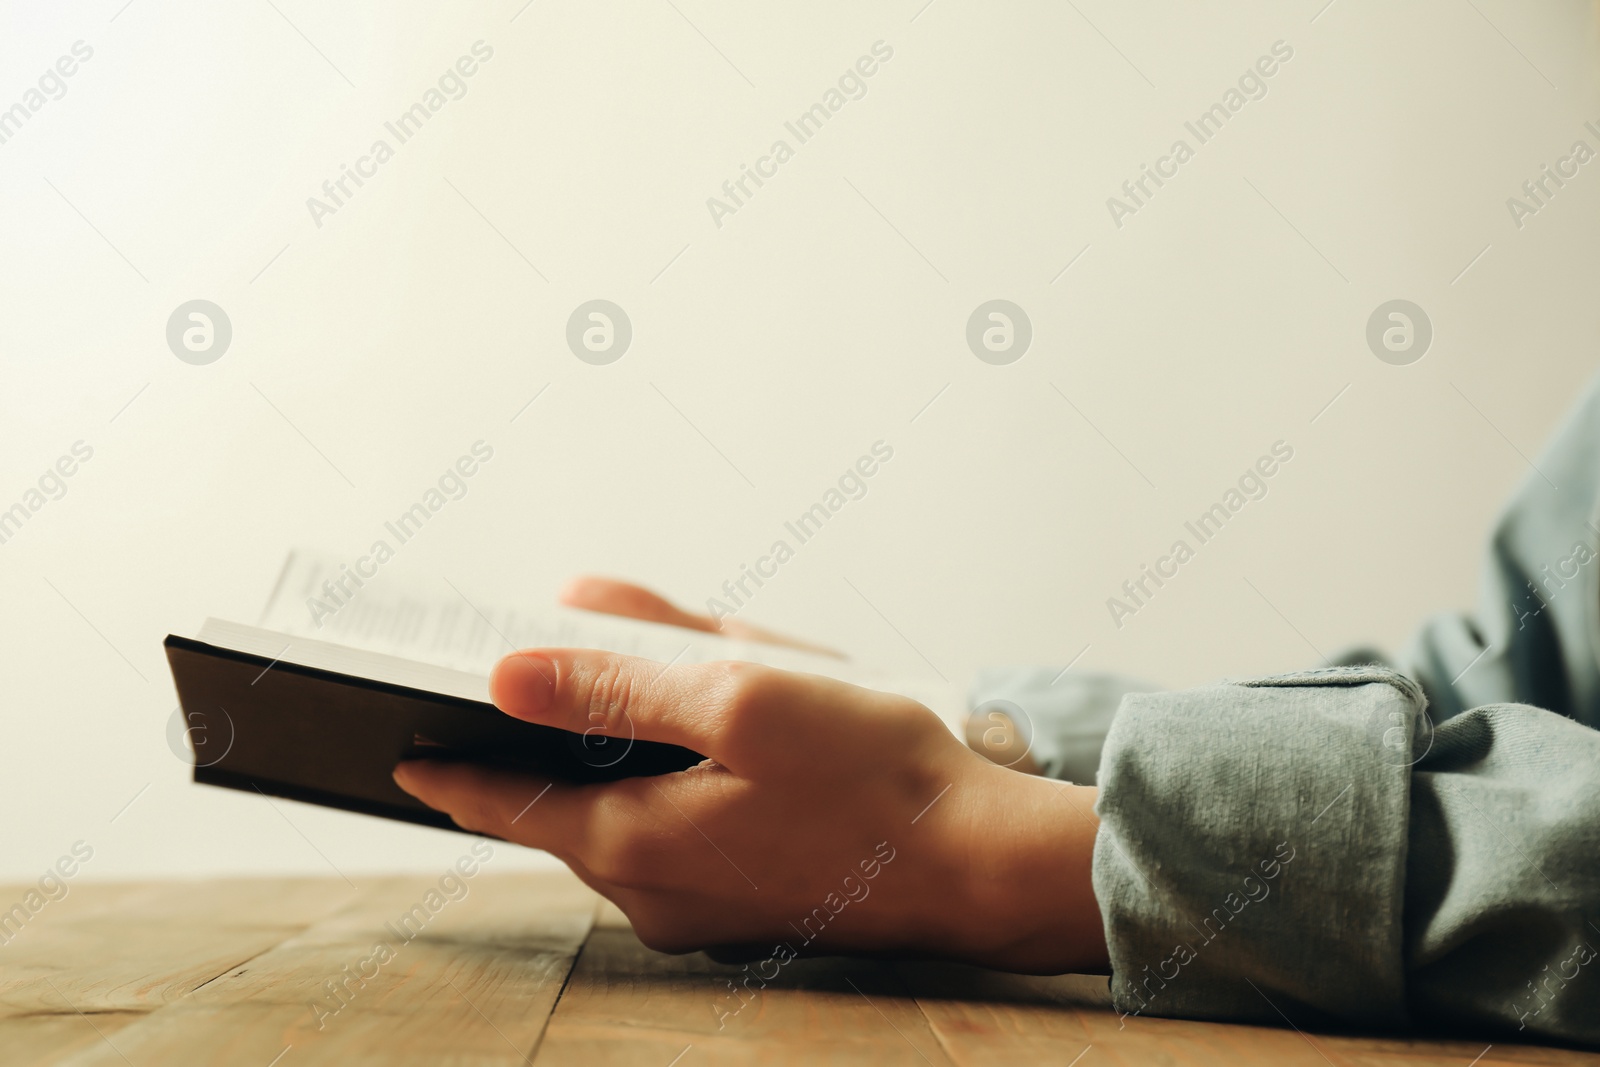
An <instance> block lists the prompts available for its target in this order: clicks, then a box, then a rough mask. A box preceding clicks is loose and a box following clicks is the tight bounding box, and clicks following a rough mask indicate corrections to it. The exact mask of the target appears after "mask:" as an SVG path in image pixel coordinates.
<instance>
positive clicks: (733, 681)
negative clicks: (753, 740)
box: [710, 662, 782, 718]
mask: <svg viewBox="0 0 1600 1067" xmlns="http://www.w3.org/2000/svg"><path fill="white" fill-rule="evenodd" d="M710 669H711V670H712V671H713V672H714V675H713V677H714V678H715V684H716V690H717V697H718V703H719V704H720V706H721V710H722V711H723V713H724V714H725V715H728V716H730V717H735V718H744V717H747V716H750V715H753V714H755V713H757V712H759V711H760V710H761V709H762V708H763V707H764V706H766V705H767V704H768V703H770V702H771V701H772V700H773V699H775V698H776V696H777V691H778V688H779V686H780V683H781V678H782V675H781V674H780V673H779V672H778V671H775V670H773V669H772V668H770V667H763V666H761V665H760V664H756V663H739V662H724V663H713V664H711V665H710Z"/></svg>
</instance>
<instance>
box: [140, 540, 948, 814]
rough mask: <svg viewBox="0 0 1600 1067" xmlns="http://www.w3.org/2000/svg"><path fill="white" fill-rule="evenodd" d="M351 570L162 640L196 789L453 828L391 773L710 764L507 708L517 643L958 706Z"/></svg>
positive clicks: (315, 569) (307, 572) (311, 566)
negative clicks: (755, 672)
mask: <svg viewBox="0 0 1600 1067" xmlns="http://www.w3.org/2000/svg"><path fill="white" fill-rule="evenodd" d="M346 570H347V568H344V567H342V566H341V565H340V564H339V562H338V561H336V560H332V559H329V558H326V557H322V556H318V555H315V554H312V553H306V552H294V553H291V554H290V556H289V559H288V560H287V562H286V563H285V564H284V568H283V572H282V573H281V574H280V575H279V578H278V582H277V586H276V588H275V589H274V590H273V593H272V596H271V599H270V600H269V602H268V604H267V608H266V610H265V612H263V614H262V617H261V619H260V621H259V622H258V623H257V624H256V625H255V626H247V625H243V624H240V623H234V622H225V621H222V620H219V619H207V620H206V622H205V624H204V625H203V626H202V627H201V628H200V632H199V633H198V634H197V635H196V636H195V637H194V638H188V637H180V636H175V635H170V634H169V635H168V636H167V639H166V650H167V661H168V664H169V665H170V666H171V669H172V676H173V681H174V683H175V684H176V686H177V690H178V700H179V703H180V705H181V707H182V710H183V716H184V721H185V723H186V725H187V734H188V741H189V746H190V749H191V751H192V753H193V760H194V780H195V781H196V782H201V783H204V784H208V785H218V786H225V787H228V788H233V789H242V790H247V791H257V792H260V793H263V794H266V795H271V796H279V797H287V798H289V799H293V800H302V801H307V802H310V803H314V804H323V805H327V806H330V807H335V808H342V809H344V810H346V811H355V812H361V813H364V814H369V815H379V816H384V817H387V818H393V819H402V820H405V821H408V822H415V823H421V824H424V825H428V826H438V827H443V828H447V829H448V828H454V824H453V823H452V822H451V821H450V819H449V818H448V817H447V816H445V815H443V814H441V813H439V812H436V811H433V810H432V809H430V808H427V807H425V806H424V805H422V804H421V803H420V802H419V801H417V800H416V799H414V798H413V797H411V796H409V795H408V794H406V793H405V792H404V791H402V790H401V789H400V788H399V787H398V786H396V785H395V784H394V781H393V780H392V779H391V777H390V774H391V772H392V771H393V770H394V766H395V764H397V763H399V762H400V761H401V760H403V759H408V758H414V757H419V756H435V757H448V758H462V759H471V760H474V761H478V762H485V763H494V764H498V765H503V766H510V767H516V768H523V769H527V770H530V771H535V772H538V773H541V774H545V775H550V776H553V777H556V778H561V779H564V780H568V781H579V782H584V781H605V780H611V779H616V778H620V777H626V776H630V775H649V774H662V773H666V772H669V771H673V770H679V769H682V768H684V767H688V766H690V765H692V764H694V763H697V762H699V760H700V758H701V757H700V756H699V755H698V754H697V753H693V752H690V751H688V750H687V749H683V748H679V747H677V746H673V745H666V744H661V743H658V742H652V741H646V740H643V739H639V738H630V737H623V738H617V737H603V736H600V735H598V734H592V733H591V734H587V735H585V734H576V733H570V732H568V731H565V730H558V729H554V728H552V727H548V726H540V725H537V724H534V723H529V722H524V721H523V720H520V719H514V718H512V717H510V716H508V715H504V714H502V713H501V712H500V711H499V710H498V709H496V708H495V707H494V706H493V705H492V704H491V703H490V702H489V672H490V670H491V669H492V668H493V666H494V664H495V663H496V662H497V661H498V660H499V659H500V658H501V657H502V656H504V655H506V654H507V653H510V652H513V651H516V650H517V649H521V648H539V647H545V648H602V649H606V650H608V651H612V652H621V653H625V654H627V655H631V656H640V657H644V658H646V659H652V660H656V661H658V662H660V663H662V664H663V665H664V666H665V665H668V664H674V663H696V662H710V661H713V660H728V659H738V660H747V661H750V662H756V663H764V664H767V665H769V666H773V667H778V668H782V669H785V670H796V671H806V672H809V673H813V674H826V675H829V676H832V677H835V678H841V679H843V680H845V681H850V682H855V683H857V684H860V685H870V686H872V687H874V688H878V689H885V690H889V691H892V692H899V693H903V694H904V695H906V696H910V697H912V698H913V699H916V700H920V701H921V702H923V703H924V704H927V705H928V706H930V707H932V708H933V709H934V710H935V711H937V712H939V713H940V715H941V716H942V717H943V718H944V719H945V721H946V722H949V723H952V725H953V716H954V715H955V714H957V711H958V708H957V706H956V703H955V700H954V694H953V693H952V692H951V691H950V688H949V686H948V685H946V684H944V683H942V682H933V683H929V682H924V681H921V680H894V681H891V680H888V679H882V678H874V677H873V676H871V675H870V674H869V673H867V672H864V671H862V670H860V669H859V668H856V667H852V666H851V665H850V664H848V663H846V662H845V661H842V660H836V659H833V658H832V657H828V656H821V655H814V654H811V653H807V652H802V651H797V650H793V649H788V648H783V647H778V646H772V645H764V644H757V643H753V642H747V641H733V640H729V639H727V638H724V637H721V636H719V635H716V634H710V633H699V632H695V631H689V630H683V629H679V628H678V627H674V626H664V625H660V624H657V623H649V622H640V621H638V620H634V619H623V618H618V617H615V616H610V615H599V614H595V613H592V612H587V611H577V610H573V609H569V608H558V607H551V608H546V609H539V610H530V609H528V608H526V607H520V608H519V607H511V606H506V605H497V604H489V603H484V602H481V601H480V600H478V599H476V598H473V599H468V597H467V596H466V595H464V594H462V593H461V592H460V591H459V590H457V589H455V587H454V586H452V585H450V584H449V583H448V582H445V581H443V580H440V581H439V582H438V583H437V587H436V588H435V587H433V585H424V584H415V583H414V584H411V585H407V584H404V583H402V582H400V581H399V580H397V579H396V578H395V577H394V576H390V575H385V576H384V577H383V578H382V580H381V581H369V582H367V583H365V584H362V585H360V586H359V587H358V586H356V584H355V583H354V581H353V580H352V579H351V578H349V577H348V575H347V574H346V573H345V572H346ZM341 579H342V581H341Z"/></svg>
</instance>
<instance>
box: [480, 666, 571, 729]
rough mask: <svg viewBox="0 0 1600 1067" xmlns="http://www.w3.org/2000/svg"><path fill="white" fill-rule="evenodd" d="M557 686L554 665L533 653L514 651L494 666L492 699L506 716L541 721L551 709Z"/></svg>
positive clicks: (491, 680) (491, 681) (491, 682)
mask: <svg viewBox="0 0 1600 1067" xmlns="http://www.w3.org/2000/svg"><path fill="white" fill-rule="evenodd" d="M555 686H556V667H555V664H554V663H551V662H550V661H549V660H548V659H546V658H545V657H543V656H540V655H537V654H535V653H532V652H515V653H512V654H511V655H509V656H507V657H506V658H505V659H503V660H501V661H500V662H499V663H497V664H495V668H494V673H493V674H491V675H490V676H489V698H490V699H491V700H493V701H494V706H495V707H497V708H499V709H500V710H501V711H503V712H505V713H506V714H507V715H515V716H516V717H517V718H519V719H530V720H532V719H538V718H541V717H543V716H544V715H545V714H546V713H547V712H548V711H549V710H550V704H551V701H552V699H553V697H554V694H555Z"/></svg>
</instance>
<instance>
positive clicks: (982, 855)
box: [395, 649, 1107, 974]
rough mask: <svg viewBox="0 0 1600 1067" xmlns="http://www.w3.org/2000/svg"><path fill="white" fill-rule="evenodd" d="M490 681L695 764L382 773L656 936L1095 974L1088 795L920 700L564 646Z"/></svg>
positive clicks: (500, 700) (503, 700) (510, 708)
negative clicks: (975, 742)
mask: <svg viewBox="0 0 1600 1067" xmlns="http://www.w3.org/2000/svg"><path fill="white" fill-rule="evenodd" d="M490 688H491V692H492V695H493V699H494V702H495V704H496V705H497V706H498V707H499V708H500V709H501V710H502V711H504V712H506V713H507V714H509V715H514V716H516V717H517V718H521V719H526V720H528V721H530V722H537V723H542V724H545V725H549V726H556V727H560V728H563V729H566V730H571V731H574V732H582V731H584V730H586V729H592V728H595V727H598V728H599V730H600V732H601V733H603V734H605V735H607V736H610V737H619V738H628V737H632V736H637V737H640V738H644V739H648V740H654V741H665V742H669V743H672V744H678V745H683V746H685V747H688V748H691V749H694V750H695V751H698V752H701V753H704V754H705V755H706V756H707V757H708V758H707V760H706V761H705V762H704V763H702V764H699V765H698V766H695V767H692V768H690V769H689V770H686V771H681V772H678V773H675V774H667V775H661V776H658V777H651V778H631V779H624V780H622V781H618V782H611V783H603V784H596V785H573V784H567V783H561V782H551V781H549V780H547V779H544V778H541V777H538V776H534V775H526V774H520V773H516V772H511V771H507V770H504V769H498V768H489V767H483V766H477V765H473V764H467V763H444V762H433V761H414V762H408V763H402V764H401V765H400V766H399V767H398V768H396V770H395V781H396V782H398V783H399V785H400V787H401V788H402V789H404V790H406V791H407V792H408V793H410V794H412V795H413V796H415V797H417V798H418V799H419V800H421V801H422V802H423V803H425V804H428V805H429V806H430V807H434V808H437V809H438V810H440V811H444V812H446V813H448V814H449V815H450V816H451V817H452V818H453V819H454V820H455V821H456V823H457V824H458V825H460V826H461V827H463V828H464V829H467V830H471V831H474V832H478V833H485V834H490V835H493V836H496V837H501V838H504V839H506V840H509V841H514V842H517V843H519V844H523V845H527V846H529V847H531V848H540V849H544V850H546V851H548V852H550V853H552V854H554V855H555V856H557V857H558V858H560V859H561V860H563V861H564V862H565V863H567V865H568V866H570V867H571V868H572V870H573V871H574V872H575V873H576V874H577V875H578V877H580V878H582V879H583V880H584V881H585V882H586V883H588V884H589V885H590V886H591V887H593V888H594V889H595V890H596V891H597V892H599V893H601V894H602V895H604V896H606V897H607V898H609V899H610V900H612V901H613V902H615V903H616V904H617V906H618V907H619V908H621V909H622V911H623V912H624V913H626V914H627V916H628V918H629V919H630V920H632V922H633V925H634V930H635V932H636V933H637V934H638V936H639V938H640V939H641V940H642V941H643V942H644V943H645V944H646V945H649V946H650V947H652V948H656V949H659V950H662V951H666V952H688V951H693V950H695V949H702V948H703V949H712V950H720V951H721V952H722V953H723V954H724V955H738V956H741V957H742V958H746V959H751V958H758V959H760V958H767V957H772V956H778V955H781V954H782V953H783V951H784V950H783V949H782V948H780V947H779V946H787V951H788V952H789V953H791V954H792V953H810V954H816V953H823V954H840V953H887V954H895V955H915V956H936V957H941V958H946V959H955V960H963V961H967V962H972V963H978V964H983V965H987V966H991V967H999V968H1004V969H1009V970H1015V971H1023V972H1029V973H1041V974H1042V973H1061V972H1065V971H1070V970H1080V971H1081V970H1098V971H1102V972H1103V971H1105V969H1106V967H1107V958H1106V947H1105V940H1104V934H1103V931H1102V927H1101V921H1100V913H1099V909H1098V907H1097V906H1096V903H1095V899H1094V891H1093V887H1092V885H1091V883H1090V876H1089V870H1090V860H1091V855H1092V851H1093V845H1094V835H1095V830H1096V828H1097V825H1098V823H1097V820H1096V819H1095V816H1094V813H1093V803H1094V797H1095V791H1094V790H1093V789H1092V788H1087V787H1082V786H1069V785H1064V784H1062V783H1059V782H1051V781H1046V780H1042V779H1038V778H1032V777H1029V776H1028V775H1024V774H1018V773H1016V772H1015V771H1010V770H1006V769H1005V768H1002V767H997V766H995V765H994V764H992V763H989V762H988V761H986V760H984V759H982V758H980V757H978V756H977V755H975V754H974V753H972V752H970V751H968V750H967V749H966V748H965V747H964V746H963V745H962V744H961V742H960V741H959V740H957V739H956V738H955V737H954V736H953V735H952V734H951V733H950V732H949V730H947V729H946V728H945V727H944V725H943V724H942V723H940V722H939V720H938V718H937V717H936V716H935V715H934V714H933V713H932V712H931V711H929V710H928V709H927V708H924V707H923V706H922V705H920V704H918V703H916V702H915V701H912V700H908V699H906V698H903V697H898V696H892V695H889V694H884V693H877V692H873V691H871V690H866V689H861V688H858V687H856V686H852V685H847V684H845V683H843V682H838V681H834V680H831V679H828V678H822V677H818V676H815V675H807V674H795V673H790V672H786V671H778V670H773V669H771V668H767V667H760V666H756V665H754V664H748V663H711V664H696V665H680V666H669V667H666V668H663V667H662V666H661V665H660V664H656V663H652V662H650V661H647V660H640V659H635V658H632V657H628V656H618V655H613V654H611V653H605V652H596V651H588V650H572V649H542V650H531V651H527V652H521V653H517V654H515V655H512V656H508V657H506V658H505V659H504V660H502V661H501V662H500V663H499V665H498V666H497V667H496V668H495V671H494V675H493V677H492V678H491V681H490Z"/></svg>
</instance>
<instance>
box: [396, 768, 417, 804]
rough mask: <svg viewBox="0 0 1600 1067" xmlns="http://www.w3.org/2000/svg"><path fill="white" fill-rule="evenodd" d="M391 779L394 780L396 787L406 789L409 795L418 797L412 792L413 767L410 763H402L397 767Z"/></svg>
mask: <svg viewBox="0 0 1600 1067" xmlns="http://www.w3.org/2000/svg"><path fill="white" fill-rule="evenodd" d="M390 777H392V778H393V779H394V784H395V785H397V786H399V787H400V788H401V789H404V790H405V791H406V792H407V793H411V795H412V796H416V794H415V793H412V792H411V785H410V783H411V765H410V764H409V763H402V764H400V765H398V766H397V767H395V769H394V773H393V774H392V775H390Z"/></svg>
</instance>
